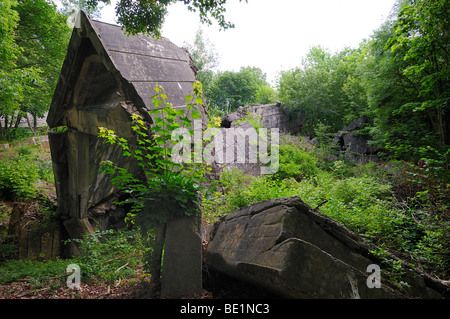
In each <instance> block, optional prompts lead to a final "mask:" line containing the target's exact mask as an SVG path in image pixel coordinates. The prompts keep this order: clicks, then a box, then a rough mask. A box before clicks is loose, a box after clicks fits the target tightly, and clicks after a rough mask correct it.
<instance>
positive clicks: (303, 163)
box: [275, 144, 318, 180]
mask: <svg viewBox="0 0 450 319" xmlns="http://www.w3.org/2000/svg"><path fill="white" fill-rule="evenodd" d="M317 172H318V168H317V159H316V158H315V157H314V155H312V154H310V153H308V152H306V151H304V150H303V149H301V148H300V147H298V146H296V145H294V144H285V145H280V167H279V170H278V172H277V174H275V177H276V178H279V179H285V178H295V179H296V180H301V179H304V178H309V177H312V176H314V175H315V174H316V173H317Z"/></svg>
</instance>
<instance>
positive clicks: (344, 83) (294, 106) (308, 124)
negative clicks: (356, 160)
mask: <svg viewBox="0 0 450 319" xmlns="http://www.w3.org/2000/svg"><path fill="white" fill-rule="evenodd" d="M361 52H362V51H361V49H357V50H351V49H345V50H343V51H341V52H338V53H336V54H331V53H330V52H328V51H327V50H325V49H324V48H322V47H320V46H318V47H313V48H311V50H310V51H309V53H308V54H307V56H306V58H305V59H304V60H303V61H302V65H301V66H300V67H296V68H293V69H291V70H288V71H284V72H282V73H281V77H280V80H279V84H278V86H279V88H278V91H279V92H278V93H279V98H280V100H281V102H282V103H283V104H284V105H285V107H286V109H287V110H288V111H289V112H290V113H291V115H292V116H300V117H303V118H305V126H304V132H303V133H305V134H310V135H312V134H314V128H315V126H316V124H317V123H323V124H325V125H327V126H329V127H331V129H333V130H334V131H337V130H339V129H341V128H342V127H343V126H344V125H346V124H349V123H350V122H351V121H352V120H355V119H356V118H358V117H359V116H360V114H361V111H362V109H364V108H365V106H366V102H365V94H364V91H363V89H362V87H361V86H360V84H359V78H360V76H361V72H360V71H359V65H360V61H361V60H362V58H361V54H362V53H361Z"/></svg>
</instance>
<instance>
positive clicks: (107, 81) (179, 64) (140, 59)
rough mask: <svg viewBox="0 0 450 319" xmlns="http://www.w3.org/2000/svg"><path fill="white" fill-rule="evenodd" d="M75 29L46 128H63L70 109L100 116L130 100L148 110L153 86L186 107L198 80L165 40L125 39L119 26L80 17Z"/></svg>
mask: <svg viewBox="0 0 450 319" xmlns="http://www.w3.org/2000/svg"><path fill="white" fill-rule="evenodd" d="M79 26H80V27H79V28H74V30H73V33H72V37H71V39H70V43H69V47H68V51H67V56H66V59H65V61H64V64H63V66H62V69H61V74H60V77H59V80H58V83H57V86H56V90H55V93H54V96H53V100H52V102H51V105H50V112H49V115H48V117H47V124H48V125H49V126H50V127H56V126H61V125H65V124H64V123H63V117H64V113H65V111H67V110H68V109H70V108H72V107H74V106H75V107H77V109H84V110H86V111H90V112H97V113H98V112H102V111H103V112H105V111H107V110H108V109H110V108H114V107H115V106H116V105H117V104H118V102H119V101H120V100H129V101H132V103H133V104H134V106H135V107H136V108H137V109H138V110H140V111H143V110H145V109H147V110H148V109H149V108H150V106H151V103H150V102H151V99H150V98H151V96H153V95H154V91H153V89H154V87H155V86H156V85H157V84H160V85H162V86H163V87H164V89H165V91H166V94H167V96H168V99H169V101H170V102H171V103H172V104H173V105H174V106H182V105H184V104H185V96H186V95H188V94H191V92H192V84H193V82H194V81H195V80H196V68H195V66H194V65H193V62H192V59H191V58H190V56H189V54H188V52H187V51H186V50H185V49H182V48H179V47H177V46H176V45H174V44H173V43H172V42H170V41H169V40H168V39H166V38H162V39H161V40H156V39H153V38H151V37H148V36H145V35H137V36H127V35H126V34H125V33H124V32H123V31H122V30H121V28H120V27H119V26H116V25H112V24H108V23H103V22H99V21H95V20H91V19H90V18H89V17H88V15H86V14H85V13H84V12H81V14H80V25H79ZM122 94H123V95H125V96H122Z"/></svg>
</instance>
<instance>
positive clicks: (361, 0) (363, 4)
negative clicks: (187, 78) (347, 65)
mask: <svg viewBox="0 0 450 319" xmlns="http://www.w3.org/2000/svg"><path fill="white" fill-rule="evenodd" d="M394 3H395V0H248V3H245V2H239V1H238V0H228V2H227V5H226V8H227V12H226V13H225V18H226V19H227V20H228V21H231V22H232V23H234V24H235V25H236V28H235V29H229V30H226V31H219V27H218V25H217V23H214V24H213V25H212V26H210V27H208V26H206V25H201V24H200V19H199V17H198V13H192V12H189V11H188V9H187V6H186V5H184V4H183V3H182V2H178V3H175V4H173V5H171V6H170V7H169V14H168V15H167V17H166V20H165V23H164V26H163V29H162V35H163V36H164V37H166V38H169V39H170V40H171V41H172V42H174V43H175V44H176V45H178V46H183V44H184V42H188V43H192V42H193V41H194V38H195V33H196V32H197V30H198V28H199V27H202V29H203V31H204V34H205V35H206V37H207V38H208V39H209V40H210V41H211V42H212V43H213V44H214V45H215V48H216V51H217V52H218V53H219V56H220V60H219V67H218V69H219V70H221V71H226V70H231V71H238V70H239V69H240V68H241V67H243V66H256V67H259V68H261V69H262V71H263V72H265V73H267V77H268V80H269V81H271V82H272V83H274V81H275V79H276V77H277V74H278V73H279V71H281V70H287V69H290V68H293V67H295V66H299V65H300V63H301V60H302V58H303V57H305V56H306V54H307V53H308V51H309V49H310V48H311V47H312V46H315V45H321V46H323V47H324V48H327V49H329V50H330V51H331V52H336V51H339V50H342V49H343V48H345V47H346V46H348V47H352V48H356V47H357V46H358V45H359V43H361V41H362V40H363V39H367V38H369V36H370V35H371V34H372V33H373V31H374V30H375V29H377V28H378V27H380V26H381V24H382V23H383V22H384V21H385V19H386V18H387V17H388V15H389V13H390V11H391V9H392V7H393V5H394ZM114 7H115V1H114V0H113V1H112V5H110V6H107V7H106V8H105V9H103V11H102V18H101V20H102V21H105V22H110V23H114V21H115V20H114Z"/></svg>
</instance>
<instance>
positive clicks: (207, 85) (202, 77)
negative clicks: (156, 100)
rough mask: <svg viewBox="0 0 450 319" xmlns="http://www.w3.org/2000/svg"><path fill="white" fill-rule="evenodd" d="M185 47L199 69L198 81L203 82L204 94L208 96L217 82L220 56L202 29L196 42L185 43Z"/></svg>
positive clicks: (196, 36)
mask: <svg viewBox="0 0 450 319" xmlns="http://www.w3.org/2000/svg"><path fill="white" fill-rule="evenodd" d="M184 46H185V47H186V49H187V50H188V51H189V53H190V55H191V57H192V60H193V61H194V64H195V66H196V67H197V68H198V71H197V80H198V81H200V82H202V84H203V92H204V93H205V95H208V93H209V92H210V90H211V85H212V84H213V82H214V81H215V77H216V73H215V72H216V68H217V66H218V65H219V55H218V53H217V52H216V50H215V48H214V45H213V44H212V43H211V42H210V41H209V39H207V38H206V36H205V35H204V33H203V30H202V29H201V28H199V29H198V30H197V33H196V34H195V39H194V42H193V43H192V44H189V43H185V44H184Z"/></svg>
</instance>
